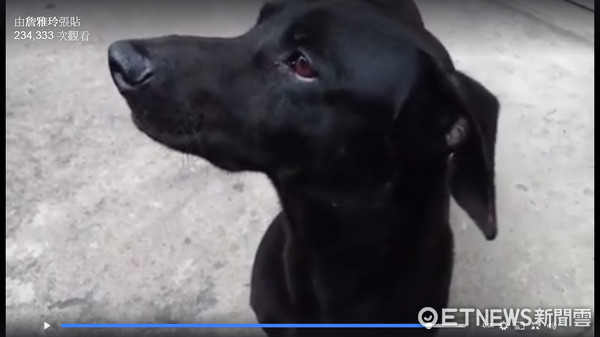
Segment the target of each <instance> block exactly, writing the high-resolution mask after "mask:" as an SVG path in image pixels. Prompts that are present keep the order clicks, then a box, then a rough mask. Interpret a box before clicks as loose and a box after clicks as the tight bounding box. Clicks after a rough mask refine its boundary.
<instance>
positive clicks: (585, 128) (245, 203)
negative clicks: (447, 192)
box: [6, 0, 594, 336]
mask: <svg viewBox="0 0 600 337" xmlns="http://www.w3.org/2000/svg"><path fill="white" fill-rule="evenodd" d="M99 3H103V2H101V1H98V2H92V1H79V2H75V1H72V2H66V1H53V2H52V3H50V2H48V1H9V2H8V4H7V23H6V25H7V60H6V63H7V65H6V70H7V85H6V86H7V91H6V95H7V98H6V107H7V111H6V123H7V125H6V127H7V129H6V152H7V153H6V156H7V157H6V305H7V307H6V314H7V316H6V317H7V330H6V331H7V334H8V335H11V336H17V335H22V333H23V332H25V331H34V332H37V333H39V334H42V328H41V327H42V322H44V321H46V322H48V323H50V324H51V325H52V327H51V328H50V329H48V330H46V334H51V333H54V334H56V333H58V332H59V331H60V329H59V328H58V327H57V325H59V324H60V323H142V322H143V323H153V322H157V323H169V322H178V323H229V322H231V323H234V322H235V323H253V322H255V318H254V316H253V313H252V311H251V310H250V307H249V305H248V293H249V288H248V283H249V277H250V268H251V265H252V260H253V258H254V253H255V250H256V248H257V245H258V242H259V240H260V238H261V236H262V234H263V232H264V230H265V228H266V226H267V225H268V224H269V222H270V221H271V219H272V217H273V216H274V215H275V214H276V212H277V211H278V209H279V206H278V202H277V200H276V198H275V194H274V191H273V189H272V188H271V186H270V185H269V183H268V182H267V180H266V179H265V178H264V177H263V176H261V175H258V174H249V173H248V174H235V175H234V174H228V173H225V172H223V171H220V170H218V169H216V168H214V167H212V166H210V165H209V164H208V163H206V162H205V161H203V160H201V159H197V158H192V157H189V156H184V155H181V154H178V153H175V152H171V151H169V150H166V149H165V148H163V147H161V146H159V145H157V144H156V143H154V142H152V141H151V140H149V139H148V138H147V137H145V136H144V135H142V134H141V133H140V132H138V131H137V130H136V129H135V127H134V126H133V124H132V122H131V121H130V115H129V112H128V108H127V106H126V104H125V102H124V100H123V99H122V98H121V97H120V96H119V94H118V93H117V90H116V89H115V88H114V87H113V85H112V82H111V79H110V76H109V72H108V69H107V60H106V50H107V47H108V45H109V43H110V42H112V41H114V40H116V39H120V38H131V37H147V36H154V35H166V34H173V33H178V34H196V35H220V36H234V35H237V34H239V33H242V32H243V31H244V30H245V29H247V28H248V27H250V25H251V24H252V23H253V21H254V19H255V17H256V15H257V9H258V8H259V4H260V1H237V2H235V3H231V2H225V1H223V2H218V1H211V2H207V1H197V2H185V3H184V2H183V1H171V2H169V1H165V2H163V3H162V4H161V5H149V4H148V3H147V2H143V1H131V2H127V3H128V5H127V6H125V5H115V4H112V5H103V6H100V5H98V4H99ZM106 4H108V3H106ZM418 4H419V6H420V7H421V10H422V11H423V14H424V16H425V19H426V21H427V24H428V26H429V28H430V30H431V31H433V32H434V34H436V35H437V36H438V37H439V38H440V40H441V41H442V42H443V43H444V44H445V45H446V46H447V47H448V49H449V50H450V52H451V53H452V56H453V58H454V59H455V61H456V63H457V66H458V67H459V68H461V69H462V70H464V71H466V72H467V73H468V74H470V75H472V76H474V77H475V78H477V79H478V80H480V81H481V82H483V83H484V84H485V85H486V86H487V87H489V88H490V89H491V90H492V91H493V92H494V93H496V94H497V95H498V96H499V98H500V100H501V102H502V106H503V108H502V114H501V118H500V121H499V135H498V147H497V186H498V191H497V193H498V214H499V221H500V234H499V237H498V238H497V239H496V240H495V241H493V242H487V241H485V240H484V238H483V236H482V235H481V234H480V233H479V232H478V231H477V230H476V228H475V226H473V225H472V223H471V221H470V220H468V219H467V217H466V216H465V214H464V213H463V212H462V211H461V210H459V209H458V208H457V207H454V206H453V209H452V211H453V215H452V222H453V227H454V233H455V237H456V244H457V248H456V250H457V252H456V268H455V273H454V279H453V288H452V295H451V303H450V306H453V307H477V308H532V309H536V308H538V307H541V308H579V307H581V308H592V309H593V308H594V300H593V297H594V296H593V295H594V287H593V285H594V239H593V234H594V206H593V201H594V176H593V172H594V142H593V138H594V75H593V74H594V52H593V48H594V29H593V26H594V23H593V13H590V12H586V11H585V10H583V9H581V8H579V7H576V6H574V5H569V4H568V3H566V2H564V1H558V0H550V1H545V2H544V4H541V1H537V2H531V1H528V2H527V4H525V2H524V1H502V2H500V1H496V2H493V1H486V0H464V1H445V2H443V1H437V2H434V1H431V0H429V1H428V0H423V1H419V2H418ZM61 15H63V16H79V17H80V19H81V25H82V26H81V27H80V28H79V30H88V31H89V32H90V37H89V41H88V42H65V41H58V40H57V39H55V40H52V41H23V40H14V34H15V33H14V32H15V30H19V29H18V28H15V27H14V18H15V17H17V16H61ZM52 30H54V31H55V33H56V32H57V31H59V30H61V29H60V28H54V27H53V28H52ZM481 331H482V330H481V329H479V330H473V329H469V330H462V332H464V335H465V336H466V335H469V336H479V335H480V334H481ZM230 332H232V331H230ZM237 332H238V333H240V332H239V331H237ZM462 332H461V333H462ZM551 332H552V331H550V330H546V331H543V332H535V335H537V336H541V335H548V334H550V333H551ZM232 333H233V332H232ZM552 333H555V334H556V333H558V330H557V331H555V332H552ZM563 333H564V331H563ZM569 333H570V334H571V335H573V336H592V335H593V333H594V330H593V327H592V328H588V329H583V328H577V329H574V330H570V331H569ZM509 334H510V331H507V332H505V333H504V334H503V335H509ZM518 335H520V336H524V335H525V334H524V333H520V334H518Z"/></svg>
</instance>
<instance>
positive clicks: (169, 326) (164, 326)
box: [60, 324, 424, 329]
mask: <svg viewBox="0 0 600 337" xmlns="http://www.w3.org/2000/svg"><path fill="white" fill-rule="evenodd" d="M60 326H61V328H79V329H90V328H94V329H99V328H102V329H115V328H149V329H172V328H213V329H214V328H246V329H248V328H275V329H276V328H423V327H424V326H422V325H421V324H61V325H60Z"/></svg>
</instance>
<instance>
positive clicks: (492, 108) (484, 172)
mask: <svg viewBox="0 0 600 337" xmlns="http://www.w3.org/2000/svg"><path fill="white" fill-rule="evenodd" d="M443 76H444V75H443ZM442 80H443V81H447V82H446V84H447V85H448V87H447V88H448V90H449V91H448V95H452V96H454V97H448V99H450V100H452V101H453V102H452V103H451V104H449V105H448V107H453V108H455V109H457V110H456V111H454V112H453V113H452V114H453V115H454V114H455V113H457V116H459V117H458V119H457V120H456V122H455V123H454V125H453V126H452V127H451V128H450V130H449V131H448V133H447V136H446V140H447V145H448V147H449V148H450V150H451V151H452V155H451V157H450V163H449V165H450V189H451V192H452V196H453V197H454V199H455V200H456V202H457V203H458V205H459V206H460V207H461V208H463V209H464V210H465V211H466V212H467V214H468V215H469V216H470V217H471V218H472V219H473V220H474V221H475V223H476V224H477V226H478V227H479V229H480V230H481V231H482V232H483V234H484V235H485V237H486V238H487V239H488V240H493V239H494V238H495V237H496V234H497V218H496V193H495V183H494V180H495V179H494V178H495V177H494V176H495V172H494V167H495V166H494V161H495V160H494V156H495V145H496V131H497V121H498V112H499V109H500V105H499V102H498V100H497V99H496V97H495V96H494V95H493V94H491V93H490V92H489V91H488V90H487V89H486V88H485V87H484V86H483V85H481V84H480V83H478V82H476V81H475V80H473V79H472V78H470V77H468V76H466V75H465V74H463V73H461V72H458V71H455V72H453V73H452V74H445V78H442Z"/></svg>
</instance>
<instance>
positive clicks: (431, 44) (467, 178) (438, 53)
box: [405, 25, 500, 240]
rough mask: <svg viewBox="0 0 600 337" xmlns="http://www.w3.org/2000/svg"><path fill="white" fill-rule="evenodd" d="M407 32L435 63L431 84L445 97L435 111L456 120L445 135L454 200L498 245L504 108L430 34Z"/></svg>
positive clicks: (412, 28)
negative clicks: (498, 153)
mask: <svg viewBox="0 0 600 337" xmlns="http://www.w3.org/2000/svg"><path fill="white" fill-rule="evenodd" d="M405 27H406V26H405ZM408 27H409V29H408V30H407V31H405V33H407V32H408V33H407V36H408V37H409V38H411V40H412V41H413V43H415V45H416V46H417V47H418V48H419V49H420V50H421V51H423V52H424V54H425V55H426V57H427V58H428V59H429V60H430V61H432V63H431V64H432V65H433V73H434V78H433V79H432V80H433V81H435V82H437V84H439V85H440V86H439V87H438V89H441V91H439V90H436V95H441V96H442V97H437V96H436V97H433V100H434V101H435V103H434V104H435V105H436V106H437V108H436V110H437V112H440V113H441V114H443V115H445V116H452V118H453V125H452V126H451V127H450V128H449V129H448V130H447V131H445V133H446V143H447V144H446V145H447V146H448V148H449V149H450V150H451V152H452V155H451V160H450V190H451V193H452V196H453V197H454V199H455V200H456V202H457V203H458V205H459V206H460V207H461V208H462V209H464V210H465V211H466V212H467V214H468V215H469V216H470V217H471V219H473V221H474V222H475V223H476V224H477V226H478V227H479V229H480V230H481V231H482V232H483V234H484V235H485V237H486V238H487V239H488V240H493V239H494V238H495V237H496V234H497V218H496V193H495V183H494V180H495V171H494V170H495V165H494V164H495V163H494V161H495V145H496V131H497V122H498V114H499V109H500V103H499V102H498V100H497V98H496V97H495V96H494V95H493V94H492V93H490V92H489V91H488V90H487V89H486V88H485V87H484V86H483V85H481V84H480V83H478V82H477V81H475V80H474V79H472V78H470V77H469V76H467V75H465V74H463V73H462V72H460V71H457V70H456V69H455V68H454V64H453V62H452V60H451V58H450V55H449V53H448V51H447V50H446V49H445V47H444V46H443V45H442V44H441V43H440V42H439V40H438V39H437V38H436V37H434V36H433V35H432V34H431V33H430V32H429V31H427V30H426V29H424V28H419V27H415V26H410V25H409V26H408ZM428 63H429V62H428ZM429 78H430V79H431V77H429ZM444 110H446V111H444Z"/></svg>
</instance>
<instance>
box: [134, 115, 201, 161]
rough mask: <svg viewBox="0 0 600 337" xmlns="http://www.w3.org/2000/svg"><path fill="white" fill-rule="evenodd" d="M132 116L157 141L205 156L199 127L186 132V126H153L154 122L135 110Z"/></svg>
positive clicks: (176, 149) (172, 147)
mask: <svg viewBox="0 0 600 337" xmlns="http://www.w3.org/2000/svg"><path fill="white" fill-rule="evenodd" d="M131 116H132V120H133V123H134V125H135V126H136V127H137V128H138V130H140V131H141V132H143V133H144V134H145V135H147V136H148V137H150V138H151V139H152V140H154V141H156V142H157V143H159V144H162V145H164V146H165V147H167V148H169V149H171V150H175V151H178V152H183V153H186V154H191V155H195V156H199V157H202V156H203V154H204V150H203V148H204V146H203V143H202V134H201V132H200V130H199V129H194V131H193V132H191V131H190V132H188V133H185V132H184V131H185V129H184V128H175V127H173V128H168V127H165V125H161V126H153V125H152V123H149V122H148V121H145V120H143V119H142V118H140V117H139V115H138V114H137V113H135V112H133V113H132V115H131Z"/></svg>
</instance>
